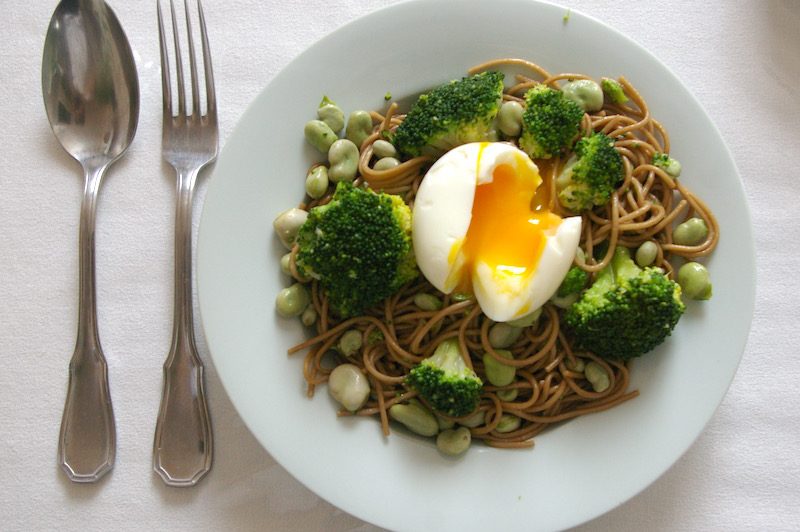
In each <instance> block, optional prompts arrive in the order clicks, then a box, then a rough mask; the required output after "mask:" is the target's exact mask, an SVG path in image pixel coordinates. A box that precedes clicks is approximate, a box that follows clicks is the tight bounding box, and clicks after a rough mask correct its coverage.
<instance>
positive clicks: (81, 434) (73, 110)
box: [42, 0, 139, 482]
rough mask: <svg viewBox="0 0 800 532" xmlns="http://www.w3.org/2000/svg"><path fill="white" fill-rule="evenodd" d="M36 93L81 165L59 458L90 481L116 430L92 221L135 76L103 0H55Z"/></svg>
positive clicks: (127, 119)
mask: <svg viewBox="0 0 800 532" xmlns="http://www.w3.org/2000/svg"><path fill="white" fill-rule="evenodd" d="M42 93H43V95H44V104H45V109H46V111H47V117H48V119H49V121H50V126H51V128H52V129H53V133H54V134H55V136H56V138H57V139H58V141H59V142H60V143H61V145H62V146H63V147H64V149H65V150H66V151H67V153H69V154H70V155H71V156H72V157H73V158H75V159H76V160H77V161H78V162H79V163H80V164H81V166H82V167H83V171H84V179H85V181H84V193H83V200H82V203H81V218H80V234H79V242H78V247H79V253H80V260H79V268H80V276H79V300H78V334H77V340H76V344H75V351H74V353H73V355H72V359H71V361H70V365H69V384H68V386H67V398H66V402H65V405H64V414H63V417H62V420H61V431H60V436H59V446H58V456H59V463H60V465H61V467H62V469H63V470H64V472H65V473H66V474H67V476H68V477H69V478H70V480H73V481H75V482H95V481H97V480H98V479H100V478H101V477H102V476H103V475H104V474H105V473H107V472H108V471H110V470H111V468H112V467H113V465H114V457H115V447H116V434H115V426H114V414H113V409H112V407H111V396H110V394H109V389H108V367H107V364H106V360H105V357H104V355H103V351H102V348H101V347H100V339H99V334H98V330H97V309H96V296H95V267H94V262H95V261H94V226H95V215H96V210H97V209H96V206H97V193H98V191H99V187H100V182H101V180H102V178H103V175H104V173H105V171H106V169H107V168H108V167H109V166H110V165H111V163H113V162H114V161H116V160H117V159H118V158H119V157H120V156H122V154H123V153H125V150H127V148H128V146H130V143H131V141H132V140H133V137H134V134H135V132H136V124H137V121H138V118H139V82H138V78H137V74H136V64H135V62H134V60H133V52H132V51H131V47H130V45H129V44H128V40H127V38H126V37H125V33H124V32H123V30H122V26H121V25H120V23H119V21H118V20H117V17H116V16H115V15H114V13H113V11H111V9H110V8H109V7H108V5H106V3H105V2H104V1H103V0H61V2H60V3H59V4H58V6H57V7H56V9H55V11H54V13H53V16H52V18H51V20H50V25H49V27H48V29H47V36H46V37H45V44H44V53H43V54H42Z"/></svg>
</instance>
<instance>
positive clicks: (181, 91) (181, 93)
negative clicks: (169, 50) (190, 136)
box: [169, 0, 186, 116]
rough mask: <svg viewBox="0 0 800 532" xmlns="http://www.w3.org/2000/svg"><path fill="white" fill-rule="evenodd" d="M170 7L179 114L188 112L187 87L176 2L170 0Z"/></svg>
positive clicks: (182, 114)
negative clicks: (185, 85)
mask: <svg viewBox="0 0 800 532" xmlns="http://www.w3.org/2000/svg"><path fill="white" fill-rule="evenodd" d="M169 9H170V13H171V14H172V35H173V36H174V40H175V71H176V73H177V74H178V116H184V115H185V114H186V89H185V88H184V84H183V62H182V61H181V42H180V38H179V37H178V23H177V21H176V17H175V2H173V1H172V0H169Z"/></svg>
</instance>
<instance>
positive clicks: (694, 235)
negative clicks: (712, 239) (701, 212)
mask: <svg viewBox="0 0 800 532" xmlns="http://www.w3.org/2000/svg"><path fill="white" fill-rule="evenodd" d="M707 236H708V226H707V225H706V221H705V220H703V219H702V218H696V217H695V218H689V219H688V220H686V221H685V222H683V223H681V224H678V227H676V228H675V231H673V232H672V242H673V243H675V244H678V245H679V246H696V245H697V244H699V243H701V242H702V241H703V240H705V239H706V237H707Z"/></svg>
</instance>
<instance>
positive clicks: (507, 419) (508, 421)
mask: <svg viewBox="0 0 800 532" xmlns="http://www.w3.org/2000/svg"><path fill="white" fill-rule="evenodd" d="M520 424H522V420H521V419H520V418H519V417H517V416H514V415H511V414H503V415H502V416H500V421H499V422H498V423H497V426H496V427H495V428H494V430H495V432H499V433H501V434H503V433H506V432H513V431H515V430H517V429H518V428H519V426H520Z"/></svg>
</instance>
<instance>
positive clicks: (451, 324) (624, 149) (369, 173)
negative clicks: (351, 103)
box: [289, 59, 719, 447]
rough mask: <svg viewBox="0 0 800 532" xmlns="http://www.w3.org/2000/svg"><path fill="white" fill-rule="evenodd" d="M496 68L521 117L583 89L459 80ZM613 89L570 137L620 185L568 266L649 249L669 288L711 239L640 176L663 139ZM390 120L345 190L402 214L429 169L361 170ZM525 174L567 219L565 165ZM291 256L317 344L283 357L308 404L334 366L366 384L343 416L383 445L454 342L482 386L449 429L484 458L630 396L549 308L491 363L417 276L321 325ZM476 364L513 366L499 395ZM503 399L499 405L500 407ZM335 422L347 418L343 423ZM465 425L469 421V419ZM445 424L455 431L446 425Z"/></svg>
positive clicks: (693, 202)
mask: <svg viewBox="0 0 800 532" xmlns="http://www.w3.org/2000/svg"><path fill="white" fill-rule="evenodd" d="M500 67H506V68H507V67H513V68H515V69H518V70H521V71H523V72H524V73H525V74H524V75H522V74H518V75H517V76H516V80H515V81H516V84H515V85H513V86H512V87H510V88H507V89H506V90H505V93H504V95H503V98H504V100H515V101H519V102H520V103H522V104H523V105H524V99H523V96H524V94H525V92H526V91H527V90H528V89H530V88H531V87H532V86H534V85H536V84H538V83H544V84H546V85H549V86H551V87H553V88H558V87H559V83H563V82H564V81H571V80H576V79H589V78H588V77H587V76H583V75H580V74H571V73H564V74H555V75H551V74H550V73H548V72H547V71H545V70H544V69H542V68H541V67H539V66H538V65H536V64H534V63H531V62H529V61H525V60H521V59H498V60H494V61H490V62H487V63H484V64H481V65H478V66H476V67H474V68H472V69H471V70H470V71H469V74H470V75H472V74H476V73H478V72H481V71H484V70H492V69H498V68H500ZM618 81H619V83H620V84H621V85H622V87H623V89H624V91H625V94H626V95H627V96H628V98H629V101H628V102H627V103H626V104H623V105H617V104H613V103H611V102H609V101H608V100H607V101H606V102H605V104H604V106H603V108H602V110H600V111H598V112H596V113H591V114H590V113H587V114H585V115H584V118H583V121H582V124H581V134H582V135H583V136H588V135H589V134H591V133H592V132H602V133H604V134H606V135H608V136H609V137H611V138H613V139H615V147H616V148H617V150H618V151H619V153H620V154H621V155H622V159H623V166H624V181H623V183H622V184H621V185H620V186H619V188H618V189H617V190H616V191H615V192H614V193H613V194H612V197H611V200H610V201H609V202H608V204H607V205H605V206H602V207H598V208H596V209H594V210H592V211H588V212H585V213H583V214H582V222H583V226H582V227H583V229H582V235H581V243H580V245H581V247H582V248H583V249H584V251H585V257H586V258H585V260H581V259H580V258H576V264H578V266H579V267H581V268H582V269H584V270H586V271H587V272H589V273H590V274H593V273H596V272H598V271H599V270H601V269H602V268H603V267H605V266H606V265H607V264H608V263H609V261H610V260H611V257H612V255H613V250H614V248H615V246H618V245H621V246H625V247H629V248H636V247H638V246H639V245H641V244H642V243H643V242H645V241H652V242H654V243H655V244H656V245H657V248H658V254H657V258H656V260H655V262H654V263H653V265H654V266H658V267H660V268H662V269H663V270H664V271H665V272H666V273H667V275H668V276H669V277H670V278H672V276H673V267H672V265H671V264H670V262H669V260H670V259H671V258H672V257H674V256H678V257H683V258H685V259H687V260H693V259H695V258H698V257H702V256H705V255H708V254H709V253H711V251H712V250H713V249H714V247H715V246H716V244H717V241H718V239H719V226H718V224H717V221H716V219H715V218H714V215H713V213H712V212H711V211H710V209H709V208H708V206H707V205H706V204H705V203H703V201H702V200H701V199H700V198H698V197H697V196H695V195H694V194H693V193H692V192H691V191H690V190H688V189H687V188H686V187H685V186H684V185H683V184H681V183H680V182H679V181H678V180H676V179H673V178H672V177H670V175H668V174H667V173H666V172H665V171H664V170H663V169H661V168H659V167H656V166H654V165H653V164H652V160H653V155H654V154H656V153H669V150H670V145H669V136H668V134H667V132H666V130H665V129H664V127H663V126H662V125H661V124H660V123H659V122H658V121H656V120H655V119H654V118H653V117H652V116H651V115H650V111H649V109H648V107H647V104H646V102H645V101H644V99H643V98H642V97H641V96H640V95H639V93H638V92H637V91H636V89H635V88H634V87H633V86H632V85H631V84H630V83H629V82H628V81H627V80H625V79H624V78H619V80H618ZM396 113H397V106H396V104H392V105H391V106H390V107H389V109H388V111H387V112H386V113H385V114H380V113H377V112H373V113H372V117H373V122H374V123H376V126H375V129H374V132H373V134H372V135H371V136H370V137H369V138H367V139H366V140H365V141H364V143H363V144H362V146H361V155H360V161H359V176H360V177H358V178H356V183H366V184H367V185H369V187H370V188H372V189H373V190H375V191H379V192H386V193H390V194H397V195H400V196H401V197H403V198H404V199H405V201H406V203H407V204H409V205H410V206H412V207H413V202H414V197H415V195H416V191H417V189H418V187H419V184H420V182H421V181H422V178H423V177H424V174H425V171H426V170H427V168H428V167H429V166H430V164H431V163H432V162H433V159H432V158H430V157H416V158H413V159H410V160H408V161H405V162H403V163H401V164H400V165H399V166H397V167H395V168H393V169H391V170H385V171H376V170H374V169H372V168H370V166H369V164H370V161H371V159H372V143H373V142H375V141H376V140H378V139H380V138H382V132H383V131H385V130H393V129H394V128H396V127H397V126H398V125H399V124H400V123H401V122H402V121H403V118H404V116H403V115H400V114H396ZM536 163H537V165H538V166H539V170H540V173H541V175H542V179H543V184H542V186H543V187H545V186H546V187H549V190H546V191H545V196H544V197H545V198H547V201H548V202H549V209H550V210H551V212H553V213H555V214H558V215H560V216H562V217H565V216H569V215H572V213H569V212H566V211H565V210H564V209H563V208H562V207H561V206H560V204H559V202H558V199H557V196H556V191H555V181H556V180H555V177H556V176H557V175H558V174H559V172H560V171H561V168H562V167H563V165H564V163H565V160H562V158H559V157H554V158H553V159H551V160H549V161H538V160H537V161H536ZM332 193H333V192H332V190H331V191H329V193H328V194H327V195H325V196H324V197H322V198H320V199H319V200H312V201H310V202H308V203H303V204H301V205H300V207H301V208H303V209H310V208H313V207H314V206H316V205H321V204H324V203H326V202H328V201H330V198H331V196H332ZM690 217H699V218H702V219H703V220H704V221H705V223H706V225H707V227H708V236H707V238H706V239H705V240H704V241H703V242H701V243H699V244H697V245H694V246H682V245H676V244H674V243H673V241H672V228H673V226H674V225H675V224H676V223H680V222H683V221H684V220H686V219H688V218H690ZM606 243H607V244H608V246H607V251H606V252H605V256H604V257H603V258H602V259H599V260H595V259H593V258H592V257H593V256H594V254H595V252H596V251H595V250H596V249H597V248H598V246H600V245H601V244H602V245H603V246H605V245H606ZM600 249H602V248H600ZM296 254H297V247H296V246H295V248H294V249H293V251H292V260H291V271H292V274H293V276H294V277H295V278H296V279H297V280H299V281H301V282H309V286H310V289H311V294H312V304H313V306H314V309H315V310H316V312H317V314H318V316H319V319H318V320H317V322H316V332H317V334H316V335H315V336H314V337H313V338H310V339H309V340H307V341H306V342H303V343H301V344H299V345H297V346H295V347H293V348H292V349H290V351H289V352H290V353H296V352H298V351H302V350H304V349H308V352H307V354H306V356H305V361H304V367H303V373H304V376H305V380H306V381H307V383H308V395H309V396H311V395H313V393H314V391H315V388H316V387H317V386H318V385H320V384H324V383H325V382H326V381H327V378H328V375H329V374H330V372H331V370H332V369H333V367H335V365H337V364H339V363H345V362H347V363H351V364H355V365H357V366H359V367H360V368H361V369H362V370H363V371H364V373H365V374H366V375H367V377H368V379H369V382H370V386H371V395H370V398H369V400H368V402H367V404H366V405H365V406H364V407H363V408H362V409H360V410H359V411H357V412H355V414H354V415H358V416H377V417H379V418H380V421H381V425H382V429H383V433H384V434H386V435H388V434H389V418H388V415H387V410H388V409H389V408H390V407H391V406H392V405H393V404H396V403H398V402H406V401H408V400H409V399H411V398H413V397H417V393H416V391H414V390H413V389H410V388H406V387H405V386H404V384H403V383H404V379H405V376H406V375H407V374H408V372H409V371H410V369H411V368H412V367H414V366H415V365H416V364H417V363H419V362H420V361H422V360H423V359H424V358H426V357H428V356H430V355H431V354H432V353H433V351H434V349H435V347H436V346H437V345H438V344H439V343H441V342H442V341H444V340H446V339H448V338H457V339H458V341H459V343H460V345H461V351H462V353H469V356H467V357H466V360H465V362H466V363H467V364H468V365H469V366H470V367H472V368H473V369H474V370H475V372H476V373H477V374H478V376H479V377H480V378H481V380H483V381H484V383H486V384H485V385H484V388H483V392H482V395H481V400H480V404H479V406H478V411H479V412H483V413H484V419H483V422H481V423H480V424H478V425H477V426H474V425H475V424H474V423H467V422H466V418H465V419H462V420H461V421H465V423H467V424H469V425H470V426H471V428H470V431H471V433H472V437H473V439H480V440H482V441H484V442H485V443H486V444H488V445H491V446H494V447H531V446H532V445H533V440H532V438H533V437H534V436H535V435H536V434H538V433H539V432H541V431H542V430H544V429H546V428H547V427H549V426H551V425H552V424H554V423H559V422H561V421H564V420H567V419H571V418H574V417H577V416H581V415H584V414H589V413H592V412H598V411H602V410H606V409H608V408H612V407H614V406H616V405H618V404H620V403H622V402H624V401H627V400H629V399H632V398H634V397H636V395H638V392H637V391H628V384H629V379H630V367H629V366H630V362H628V363H627V364H626V363H623V362H618V361H614V360H606V359H603V358H600V357H598V356H596V355H594V354H592V353H590V352H587V351H579V350H574V349H573V348H572V346H571V340H570V337H569V334H568V332H566V331H564V330H562V328H561V325H560V323H561V312H562V311H561V310H560V309H558V308H557V307H555V306H553V305H552V304H550V303H548V304H546V305H545V306H544V307H543V309H542V314H541V317H540V318H539V320H538V322H537V323H535V324H534V325H533V326H531V327H527V328H525V330H524V332H523V334H522V335H521V336H520V338H519V339H518V340H517V341H516V342H515V343H514V344H513V345H512V346H511V347H509V348H508V350H509V351H511V352H512V353H513V355H514V358H513V360H511V359H507V358H504V357H503V356H501V355H500V354H498V353H497V352H496V350H495V349H493V348H492V346H491V345H490V344H489V339H488V331H489V328H490V327H491V325H492V324H493V323H494V322H492V320H490V319H489V318H487V317H486V316H485V315H484V314H483V313H482V312H481V309H480V307H479V306H478V305H477V304H476V302H475V301H474V299H468V300H458V298H457V297H453V295H452V294H451V295H445V294H441V293H440V292H438V291H437V290H436V289H435V288H434V287H433V286H431V285H430V284H429V283H428V282H427V281H426V280H425V279H424V277H423V276H422V275H420V276H419V277H418V278H417V279H416V280H415V281H413V282H411V283H410V284H408V285H406V286H405V287H403V288H402V289H401V290H400V291H399V292H398V293H396V294H394V295H393V296H391V297H390V298H388V299H386V300H385V301H384V302H383V304H382V305H379V306H378V307H376V308H373V309H371V310H370V311H368V312H367V313H366V314H365V315H363V316H358V317H353V318H350V319H347V320H344V321H341V320H338V319H337V318H336V317H335V316H333V315H331V313H330V311H329V305H328V301H327V298H326V296H325V293H324V291H323V290H322V288H321V286H320V285H319V283H318V282H317V281H316V280H309V279H304V278H303V277H302V276H301V275H300V274H299V272H298V271H297V268H296V266H295V262H294V258H295V256H296ZM419 293H429V294H436V295H437V296H439V297H441V299H442V300H443V302H444V306H443V307H442V309H441V310H438V311H424V310H420V309H419V308H418V307H417V306H416V305H415V304H414V296H415V295H417V294H419ZM351 329H356V330H359V331H361V332H362V334H363V336H362V338H363V339H364V342H363V345H364V347H363V348H362V350H361V352H360V353H359V354H357V355H356V356H353V357H351V358H345V357H344V356H341V355H339V354H337V353H336V352H335V351H334V350H333V348H334V346H335V345H336V344H337V342H338V340H339V338H340V337H341V335H342V334H344V333H345V332H347V331H348V330H351ZM378 333H380V334H378ZM484 353H488V354H489V355H490V356H492V357H494V358H496V359H497V360H498V361H501V362H502V363H504V364H508V365H513V366H515V367H516V369H517V371H516V376H517V378H516V380H515V381H514V382H513V383H512V384H510V385H508V386H505V387H496V386H491V385H489V384H488V381H487V379H486V376H485V372H484V368H483V362H482V359H481V356H482V355H483V354H484ZM581 361H583V362H589V361H594V362H596V363H597V364H600V365H601V366H602V367H603V368H604V369H605V370H606V372H607V373H608V375H609V377H610V386H608V388H607V389H606V390H605V391H603V392H599V393H598V392H595V391H593V389H592V386H591V385H590V384H589V382H588V381H587V380H586V378H585V377H584V374H583V373H582V372H580V371H579V370H580V367H581ZM512 389H516V397H515V398H514V399H513V400H510V401H504V400H502V399H501V398H500V397H499V396H498V391H503V390H512ZM507 393H509V392H504V393H501V394H500V396H503V397H508V396H507V395H506V394H507ZM420 399H421V398H420ZM423 402H424V401H423ZM503 414H512V415H514V416H517V417H519V418H520V419H521V420H522V423H521V424H520V426H519V428H518V429H516V430H513V431H511V432H505V431H504V432H498V431H497V430H496V429H497V426H498V423H499V422H500V419H501V417H502V416H503ZM340 415H351V414H350V413H349V412H346V411H343V412H340ZM437 415H439V416H441V417H443V418H447V416H444V415H442V414H439V413H437ZM467 418H469V419H474V414H471V415H470V416H467ZM450 419H454V420H455V421H459V419H458V418H450Z"/></svg>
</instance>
